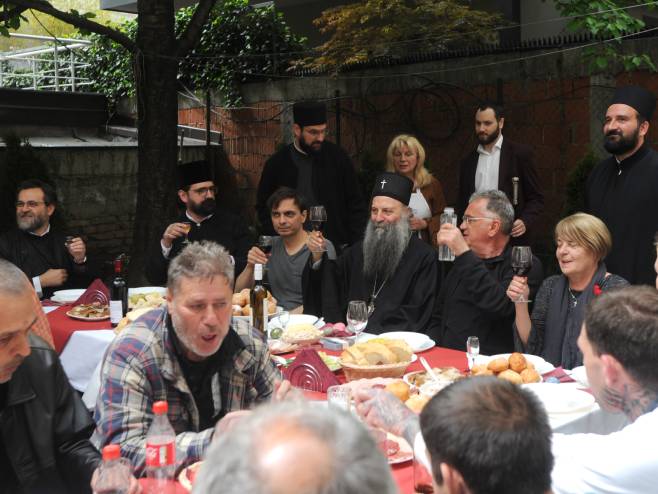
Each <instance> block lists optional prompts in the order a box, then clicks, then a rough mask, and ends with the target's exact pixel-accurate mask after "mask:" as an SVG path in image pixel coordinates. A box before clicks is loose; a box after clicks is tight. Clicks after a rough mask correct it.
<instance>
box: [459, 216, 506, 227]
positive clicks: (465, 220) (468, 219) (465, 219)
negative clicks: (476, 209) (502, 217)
mask: <svg viewBox="0 0 658 494" xmlns="http://www.w3.org/2000/svg"><path fill="white" fill-rule="evenodd" d="M497 219H498V218H489V217H488V216H480V217H478V216H467V215H464V216H462V223H466V224H467V225H470V224H471V223H474V222H476V221H480V220H489V221H496V220H497Z"/></svg>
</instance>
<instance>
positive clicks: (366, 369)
mask: <svg viewBox="0 0 658 494" xmlns="http://www.w3.org/2000/svg"><path fill="white" fill-rule="evenodd" d="M339 362H340V365H341V366H342V367H343V372H344V373H345V379H346V380H347V381H356V380H357V379H370V378H373V377H402V376H403V375H404V373H405V372H406V370H407V367H409V365H410V364H411V362H400V363H397V364H383V365H355V364H348V363H345V362H343V361H342V360H339Z"/></svg>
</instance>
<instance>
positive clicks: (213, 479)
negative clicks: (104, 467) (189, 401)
mask: <svg viewBox="0 0 658 494" xmlns="http://www.w3.org/2000/svg"><path fill="white" fill-rule="evenodd" d="M205 461H206V465H205V466H204V467H203V468H202V470H201V472H200V474H199V477H198V480H197V482H196V484H195V487H194V492H198V493H204V494H214V493H220V492H221V493H222V494H238V493H240V494H279V493H281V494H283V493H285V494H388V493H390V494H393V493H395V492H397V487H396V485H395V482H394V481H393V478H392V476H391V472H390V469H389V466H388V463H387V461H386V459H385V458H384V456H383V455H382V454H381V453H380V452H379V450H378V448H377V446H376V445H375V442H374V441H373V439H372V438H371V437H370V435H369V433H368V432H367V430H366V429H365V428H364V427H363V425H362V424H360V423H359V422H358V421H357V420H356V419H355V418H354V417H353V416H351V415H350V414H349V413H346V412H342V411H340V410H333V409H328V408H324V407H319V406H313V405H311V404H309V403H299V402H297V403H279V404H275V405H266V406H264V407H261V408H260V409H257V410H256V411H255V412H254V413H253V414H252V415H250V416H248V417H246V418H244V419H242V420H241V421H240V422H239V423H238V425H237V426H236V427H235V428H233V429H231V430H230V431H229V432H227V433H226V434H225V435H223V436H222V437H220V438H219V439H217V440H216V441H215V442H214V443H213V445H212V446H211V448H210V450H209V451H208V454H207V456H206V460H205Z"/></svg>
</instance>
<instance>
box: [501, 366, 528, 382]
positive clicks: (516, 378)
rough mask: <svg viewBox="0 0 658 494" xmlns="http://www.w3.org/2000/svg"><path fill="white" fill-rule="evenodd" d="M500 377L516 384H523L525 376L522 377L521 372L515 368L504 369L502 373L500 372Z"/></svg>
mask: <svg viewBox="0 0 658 494" xmlns="http://www.w3.org/2000/svg"><path fill="white" fill-rule="evenodd" d="M498 377H499V378H500V379H505V380H506V381H510V382H513V383H514V384H523V378H522V377H521V374H519V373H518V372H514V371H513V370H510V369H508V370H504V371H503V372H501V373H500V374H498Z"/></svg>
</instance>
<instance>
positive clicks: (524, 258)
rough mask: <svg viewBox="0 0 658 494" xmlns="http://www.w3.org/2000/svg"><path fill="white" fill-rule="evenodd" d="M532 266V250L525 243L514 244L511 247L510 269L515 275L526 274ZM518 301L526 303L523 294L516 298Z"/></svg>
mask: <svg viewBox="0 0 658 494" xmlns="http://www.w3.org/2000/svg"><path fill="white" fill-rule="evenodd" d="M530 268H532V250H530V247H528V246H527V245H515V246H514V247H512V269H513V270H514V274H515V275H516V276H526V277H527V276H528V273H529V272H530ZM516 302H518V303H528V302H530V300H526V298H525V297H524V296H523V295H520V296H519V298H518V299H516Z"/></svg>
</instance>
